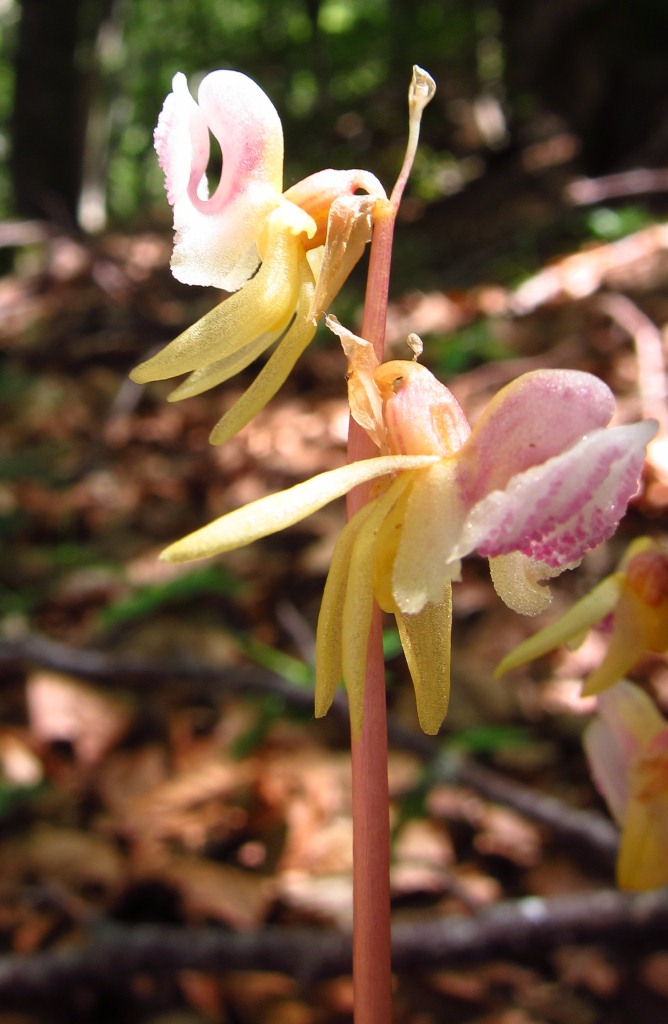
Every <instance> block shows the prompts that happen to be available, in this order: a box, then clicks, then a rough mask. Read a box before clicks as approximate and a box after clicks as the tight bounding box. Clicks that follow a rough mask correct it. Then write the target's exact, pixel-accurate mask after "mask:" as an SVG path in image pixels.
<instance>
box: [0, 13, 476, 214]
mask: <svg viewBox="0 0 668 1024" xmlns="http://www.w3.org/2000/svg"><path fill="white" fill-rule="evenodd" d="M85 7H86V4H85V2H83V3H82V11H83V9H84V8H85ZM19 10H20V4H19V3H17V2H16V0H0V13H2V15H3V17H2V18H1V19H0V25H1V26H2V27H0V33H1V35H0V44H1V47H2V49H1V50H0V146H1V147H2V148H3V149H5V150H6V149H7V147H8V145H9V141H8V119H9V115H10V106H11V79H12V69H11V64H12V56H13V48H14V45H15V40H16V25H17V21H18V13H19ZM490 10H491V8H489V7H488V5H486V4H476V5H471V4H469V3H467V2H466V0H447V2H445V3H444V2H442V0H423V2H421V3H418V4H414V5H411V7H410V8H407V7H404V5H402V4H400V3H398V2H396V0H368V2H365V3H364V4H361V3H358V2H356V0H323V2H321V3H318V2H317V0H315V2H314V0H311V2H308V0H284V2H283V3H281V4H280V5H275V4H272V3H271V2H269V0H226V2H225V3H224V4H220V3H216V2H214V0H163V2H159V0H132V2H129V0H116V3H115V6H114V7H113V10H112V13H111V16H110V17H109V19H108V20H107V21H106V22H105V23H104V24H103V25H102V27H101V30H100V32H99V36H98V41H97V45H96V48H95V54H94V57H93V59H94V61H95V72H96V76H97V78H98V89H100V90H101V91H102V93H103V95H104V96H106V97H108V104H107V106H108V108H109V109H108V110H107V117H108V120H109V123H108V131H109V134H110V145H109V166H108V206H109V213H110V215H111V218H112V220H113V221H116V222H118V221H126V222H127V221H129V220H131V219H133V218H137V217H138V216H139V215H142V216H143V215H144V214H145V213H146V212H147V211H148V212H149V215H151V214H154V213H155V212H157V214H158V215H159V216H160V217H161V218H162V219H164V220H167V219H168V211H166V209H165V208H164V206H165V204H164V201H163V190H162V176H161V174H160V172H159V169H158V167H157V162H156V160H155V157H154V154H153V149H152V131H153V127H154V125H155V122H156V119H157V115H158V113H159V111H160V108H161V106H162V103H163V100H164V97H165V95H166V94H167V92H168V91H169V89H170V83H171V79H172V77H173V75H174V74H175V73H176V72H177V71H184V72H185V73H186V75H187V76H188V78H189V81H190V83H191V87H192V88H193V89H195V90H196V85H197V79H198V77H201V76H203V75H204V74H205V73H206V72H208V71H210V70H213V69H214V68H216V67H232V68H236V69H238V70H240V71H244V72H246V73H247V74H250V75H251V76H252V77H253V78H255V79H256V80H257V81H258V82H259V84H260V85H261V86H262V87H263V88H264V89H265V90H266V91H267V92H268V93H269V95H270V96H271V97H272V99H273V101H274V102H275V104H276V106H277V108H278V110H279V112H280V114H281V117H282V120H283V124H284V129H285V134H286V175H285V178H286V184H288V183H290V182H291V181H293V180H298V179H299V178H300V177H302V176H304V175H305V174H307V173H309V172H311V171H313V170H315V169H318V168H319V167H321V166H323V164H331V165H333V166H336V165H341V166H345V165H350V164H351V163H354V162H356V161H357V162H359V163H361V164H362V165H363V166H368V167H370V168H371V169H372V170H374V171H376V172H377V173H379V174H380V175H382V176H383V177H385V178H386V179H387V180H391V179H392V178H393V176H394V174H395V173H396V170H397V168H398V164H399V162H400V159H401V154H402V147H403V142H404V138H405V133H406V123H405V120H406V118H405V94H406V88H407V84H408V80H409V78H410V67H411V64H412V63H414V62H417V63H420V64H423V65H424V66H426V67H428V68H429V69H430V70H431V71H432V72H433V73H435V74H436V76H437V78H438V79H439V85H440V87H441V90H442V100H441V111H443V109H444V106H445V105H446V104H447V103H448V102H449V100H450V99H451V98H452V96H453V95H458V94H459V95H461V94H466V92H471V93H472V94H473V93H475V92H476V91H477V89H478V87H479V86H480V84H481V83H480V75H479V73H478V72H479V69H478V66H477V64H478V62H477V57H476V53H477V49H478V48H479V46H480V43H481V39H483V38H484V35H485V33H489V31H490V26H491V27H492V28H494V26H495V25H496V21H495V19H494V18H492V19H491V20H490V18H489V17H487V16H486V14H485V12H487V14H488V13H489V11H490ZM488 49H489V48H488ZM476 82H477V85H476ZM438 120H439V119H438V117H436V118H432V129H433V130H434V132H435V135H436V137H435V138H434V140H433V145H434V146H435V149H436V151H438V152H440V151H441V149H442V142H443V139H442V137H440V138H439V130H438ZM441 127H442V126H441ZM427 144H428V145H429V142H428V140H427ZM440 159H441V158H440V157H439V160H440ZM443 159H444V160H446V161H447V159H448V157H447V156H446V157H443ZM424 177H425V179H426V181H425V185H424V187H423V191H425V193H426V194H427V195H429V196H431V195H433V193H434V189H435V185H434V182H433V180H432V179H433V177H434V175H433V174H431V175H430V174H427V173H426V172H425V175H424ZM436 177H438V175H437V176H436ZM8 203H9V197H8V187H7V182H6V180H3V182H2V183H0V204H1V205H0V212H2V213H3V214H4V215H6V214H7V213H8V211H9V206H8Z"/></svg>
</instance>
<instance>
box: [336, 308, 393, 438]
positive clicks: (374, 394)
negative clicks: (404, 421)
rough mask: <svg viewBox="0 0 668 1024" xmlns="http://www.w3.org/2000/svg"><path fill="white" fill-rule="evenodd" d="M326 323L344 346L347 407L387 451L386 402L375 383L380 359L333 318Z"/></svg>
mask: <svg viewBox="0 0 668 1024" xmlns="http://www.w3.org/2000/svg"><path fill="white" fill-rule="evenodd" d="M325 323H326V324H327V326H328V327H329V329H330V331H332V333H333V334H336V336H337V338H338V339H339V340H340V342H341V347H342V348H343V353H344V355H345V357H346V359H347V360H348V374H347V378H348V403H349V405H350V414H351V416H352V418H353V419H354V420H355V422H356V423H359V425H360V427H362V428H363V429H364V430H366V432H367V434H368V435H369V437H370V438H371V440H372V441H373V442H374V444H377V445H378V447H379V448H380V449H381V450H382V449H383V448H385V449H386V448H387V432H386V430H385V424H384V422H383V402H382V400H381V397H380V392H379V391H378V388H377V387H376V383H375V381H374V379H373V376H374V373H375V372H376V370H377V369H378V357H377V356H376V353H375V351H374V348H373V345H372V344H371V342H370V341H366V340H365V339H364V338H359V337H358V336H357V335H356V334H353V333H352V331H349V330H348V328H347V327H344V326H343V325H342V324H340V323H339V321H338V320H337V318H336V317H335V316H334V315H333V314H331V313H330V314H329V316H326V317H325Z"/></svg>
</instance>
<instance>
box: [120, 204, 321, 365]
mask: <svg viewBox="0 0 668 1024" xmlns="http://www.w3.org/2000/svg"><path fill="white" fill-rule="evenodd" d="M274 221H275V218H274V217H273V215H272V217H270V228H269V239H270V241H269V244H268V247H267V252H266V255H265V258H264V260H263V263H262V265H261V267H260V269H259V270H258V272H257V274H256V275H255V277H253V278H252V279H251V280H250V281H249V282H248V283H247V284H246V285H244V287H243V288H242V289H241V290H240V291H238V292H235V293H234V295H230V296H229V297H228V298H227V299H225V300H224V301H223V302H221V303H220V305H219V306H216V308H215V309H212V310H211V312H209V313H207V314H206V316H203V317H202V319H201V320H198V321H197V323H195V324H193V325H192V327H189V328H188V329H187V330H186V331H183V333H182V334H180V335H179V336H178V338H175V339H174V341H172V342H170V344H169V345H167V346H166V347H165V348H164V349H162V351H161V352H158V353H157V355H155V356H153V357H152V358H151V359H147V360H146V362H144V363H140V365H139V366H136V367H135V369H134V370H133V371H132V373H131V374H130V376H131V377H132V379H133V380H135V381H137V383H139V384H144V383H146V382H147V381H150V380H164V379H165V378H167V377H176V376H178V375H179V374H181V373H191V372H192V371H193V370H196V369H197V368H198V367H201V366H207V365H209V364H210V363H214V362H217V361H218V360H219V359H224V358H226V357H227V356H229V355H230V354H231V353H233V352H236V351H238V350H239V349H240V348H244V347H245V346H246V345H248V344H249V343H250V342H252V341H253V339H254V338H256V337H258V336H259V335H261V334H266V333H268V332H278V333H280V331H282V330H283V329H284V328H285V327H286V326H287V325H288V323H289V321H290V317H291V316H292V315H293V313H294V311H295V306H296V305H297V301H298V297H299V288H300V282H301V278H300V268H301V265H302V262H303V260H304V250H303V247H302V245H301V243H300V242H299V239H298V238H296V237H295V236H294V235H293V234H292V233H291V232H290V231H288V230H286V228H285V226H283V225H280V224H279V225H277V224H275V223H274ZM309 304H310V303H309Z"/></svg>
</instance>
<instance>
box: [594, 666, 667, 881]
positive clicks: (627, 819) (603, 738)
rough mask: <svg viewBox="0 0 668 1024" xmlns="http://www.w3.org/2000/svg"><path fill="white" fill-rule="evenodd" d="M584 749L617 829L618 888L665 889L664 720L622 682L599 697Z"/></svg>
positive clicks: (640, 694)
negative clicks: (620, 834)
mask: <svg viewBox="0 0 668 1024" xmlns="http://www.w3.org/2000/svg"><path fill="white" fill-rule="evenodd" d="M584 747H585V752H586V754H587V758H588V760H589V764H590V767H591V771H592V775H593V777H594V781H595V783H596V785H597V787H598V789H599V790H600V791H601V793H602V794H603V796H604V798H605V800H606V803H607V804H608V807H609V808H610V812H611V814H612V815H613V817H614V818H615V819H616V821H617V822H618V824H619V825H620V826H621V829H622V842H621V847H620V851H619V857H618V860H617V880H618V882H619V885H620V887H621V888H622V889H633V890H645V889H657V888H659V887H660V886H663V885H668V722H666V721H665V720H664V718H663V717H662V716H661V714H660V713H659V711H658V710H657V708H656V706H655V704H654V703H653V701H652V700H651V699H650V698H649V697H648V696H647V694H646V693H645V692H644V690H641V689H640V687H638V686H633V685H632V684H631V683H627V682H625V681H623V682H620V683H618V684H617V685H616V686H613V687H612V688H611V689H610V690H608V691H606V693H603V694H601V695H600V696H599V698H598V715H597V716H596V718H595V719H594V721H593V722H592V723H591V724H590V725H589V726H588V727H587V729H586V731H585V735H584Z"/></svg>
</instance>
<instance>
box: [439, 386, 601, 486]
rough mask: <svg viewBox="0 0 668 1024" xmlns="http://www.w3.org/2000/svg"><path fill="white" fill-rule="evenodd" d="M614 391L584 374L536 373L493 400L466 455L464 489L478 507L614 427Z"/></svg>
mask: <svg viewBox="0 0 668 1024" xmlns="http://www.w3.org/2000/svg"><path fill="white" fill-rule="evenodd" d="M614 409H615V400H614V396H613V394H612V392H611V391H610V389H609V388H608V387H607V386H606V385H605V384H604V383H603V382H602V381H600V380H599V379H598V378H597V377H593V376H592V375H591V374H589V373H582V372H580V371H579V370H534V371H533V372H532V373H525V374H523V375H522V376H521V377H518V378H517V380H514V381H512V383H511V384H508V385H507V386H506V387H504V388H502V389H501V391H499V392H498V394H497V395H495V397H494V398H493V399H492V401H491V402H490V403H489V405H488V406H487V408H486V409H485V411H484V413H483V415H482V416H481V418H480V419H479V420H478V422H477V423H476V425H475V427H474V428H473V432H472V434H471V436H470V438H469V440H468V441H467V443H466V447H465V448H464V449H463V450H462V453H461V458H460V462H459V479H460V487H461V490H462V492H463V493H464V495H465V496H466V500H467V502H469V503H470V504H474V503H475V502H476V501H480V499H481V498H483V497H484V496H485V495H486V494H489V492H490V491H494V490H501V489H503V488H504V487H505V486H506V484H507V482H508V481H509V480H510V478H511V477H513V476H515V475H516V474H517V473H521V472H523V471H524V470H526V469H529V468H530V467H531V466H538V465H541V464H542V463H543V462H546V461H547V460H548V459H550V458H552V457H553V456H555V455H559V454H560V453H561V452H564V451H566V450H567V449H568V448H570V447H571V446H572V445H573V444H575V442H576V441H578V440H579V439H580V438H581V437H583V436H584V435H585V434H588V433H590V432H591V431H592V430H595V429H596V428H597V427H604V426H605V425H606V424H607V423H609V421H610V419H611V418H612V415H613V413H614Z"/></svg>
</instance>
